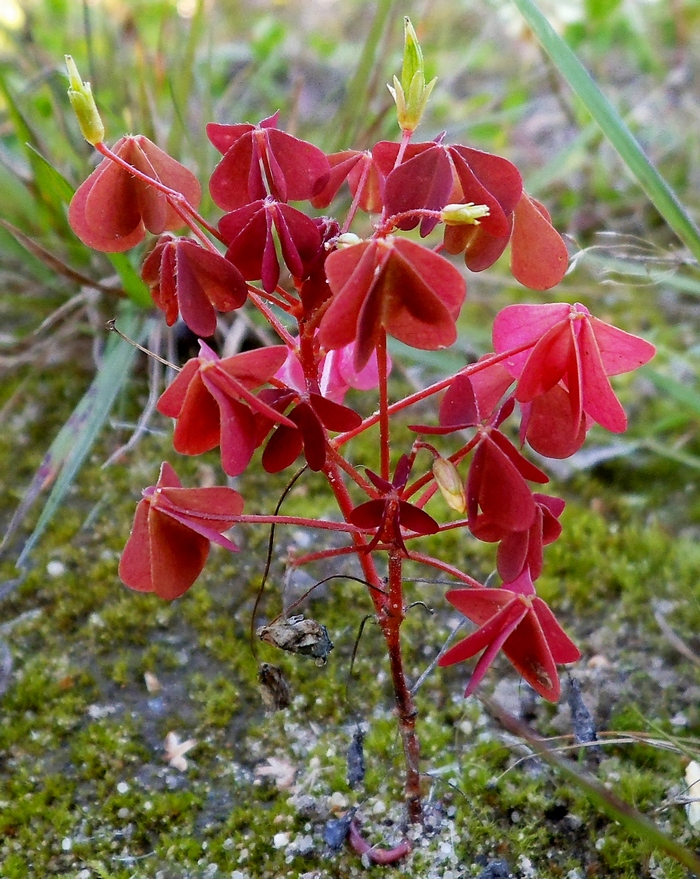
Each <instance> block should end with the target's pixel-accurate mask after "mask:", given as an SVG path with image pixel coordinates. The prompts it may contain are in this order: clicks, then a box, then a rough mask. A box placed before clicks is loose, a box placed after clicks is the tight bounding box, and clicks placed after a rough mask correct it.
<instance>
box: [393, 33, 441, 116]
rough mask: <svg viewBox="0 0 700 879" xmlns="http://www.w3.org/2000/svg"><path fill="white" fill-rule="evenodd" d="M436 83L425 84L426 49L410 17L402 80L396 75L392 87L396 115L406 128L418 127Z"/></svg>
mask: <svg viewBox="0 0 700 879" xmlns="http://www.w3.org/2000/svg"><path fill="white" fill-rule="evenodd" d="M436 82H437V80H436V79H433V80H432V81H431V82H429V83H428V84H427V85H426V84H425V64H424V62H423V52H422V51H421V47H420V44H419V43H418V37H417V36H416V32H415V30H414V29H413V25H412V24H411V22H410V20H409V18H408V16H406V17H405V18H404V49H403V66H402V68H401V81H399V79H398V78H397V77H396V76H395V77H394V85H393V86H388V89H389V91H390V92H391V95H392V97H393V99H394V102H395V103H396V114H397V117H398V121H399V126H400V127H401V129H402V130H403V131H415V130H416V128H417V127H418V124H419V122H420V120H421V117H422V115H423V111H424V110H425V106H426V104H427V103H428V98H429V97H430V93H431V92H432V90H433V88H434V86H435V83H436Z"/></svg>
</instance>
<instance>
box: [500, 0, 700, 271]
mask: <svg viewBox="0 0 700 879" xmlns="http://www.w3.org/2000/svg"><path fill="white" fill-rule="evenodd" d="M512 2H513V4H514V5H515V6H516V7H517V8H518V10H519V11H520V13H521V14H522V16H523V18H524V19H525V20H526V21H527V23H528V24H529V26H530V27H531V28H532V31H533V33H534V34H535V36H536V37H537V39H538V40H539V41H540V43H541V44H542V48H543V49H544V50H545V52H547V54H548V55H549V56H550V58H551V59H552V61H553V62H554V64H555V66H556V67H557V69H558V70H559V73H561V75H562V76H563V77H564V79H565V80H566V81H567V82H568V84H569V86H570V87H571V89H572V90H573V91H574V93H575V94H576V95H577V96H578V98H579V99H580V100H581V101H582V103H583V104H584V106H585V107H586V109H587V110H588V112H589V113H590V114H591V116H592V117H593V119H594V120H595V121H596V122H597V123H598V125H599V126H600V128H601V130H602V132H603V134H604V135H605V137H606V138H607V139H608V140H609V141H610V143H611V144H612V146H613V147H614V148H615V150H616V151H617V153H618V154H619V156H620V158H621V159H622V161H623V162H624V163H625V165H626V166H627V169H628V170H629V172H630V173H631V174H632V176H633V177H634V178H635V179H636V180H637V182H638V183H639V185H640V186H641V187H642V189H643V190H644V192H646V194H647V196H648V197H649V200H650V201H651V203H652V204H653V205H654V207H655V208H656V209H657V211H658V212H659V213H660V214H661V216H662V217H663V218H664V220H665V221H666V222H667V223H668V225H669V226H670V227H671V229H673V231H674V232H675V233H676V235H677V236H678V237H679V238H680V240H681V241H682V242H683V244H685V246H686V247H687V248H688V250H690V252H691V253H692V254H693V256H694V257H695V259H696V260H698V262H700V229H698V227H697V226H696V225H695V223H694V222H693V221H692V220H691V218H690V217H689V215H688V213H687V212H686V210H685V208H684V207H683V205H682V204H681V202H680V201H679V199H678V197H677V196H676V194H675V192H674V191H673V189H671V187H670V186H669V185H668V183H667V182H666V181H665V180H664V178H663V177H662V176H661V175H660V174H659V172H658V171H657V170H656V168H655V167H654V165H653V164H652V163H651V161H650V160H649V159H648V157H647V156H646V154H645V153H644V151H643V150H642V148H641V146H640V145H639V143H638V142H637V140H636V138H635V137H634V135H633V134H632V132H631V131H630V130H629V128H628V127H627V126H626V125H625V123H624V122H623V120H622V118H621V117H620V115H619V114H618V112H617V110H615V108H614V107H613V106H612V104H611V103H610V102H609V101H608V99H607V98H606V97H605V95H604V94H603V93H602V92H601V90H600V89H599V88H598V86H597V85H596V83H595V82H594V81H593V79H592V78H591V76H590V74H589V73H588V71H587V70H586V69H585V68H584V66H583V65H582V64H581V62H580V61H579V60H578V58H577V57H576V55H575V54H574V53H573V52H572V51H571V49H570V48H569V46H568V45H567V44H566V43H565V42H564V40H563V39H562V38H561V37H560V36H559V34H557V32H556V31H555V30H554V29H553V28H552V26H551V25H550V24H549V22H548V21H547V19H546V18H545V16H544V15H543V14H542V13H541V12H540V10H539V9H538V7H537V5H536V3H535V2H534V0H512Z"/></svg>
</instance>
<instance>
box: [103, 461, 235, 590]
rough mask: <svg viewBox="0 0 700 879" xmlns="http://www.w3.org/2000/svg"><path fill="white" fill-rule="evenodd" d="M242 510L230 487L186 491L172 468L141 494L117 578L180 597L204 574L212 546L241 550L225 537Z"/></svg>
mask: <svg viewBox="0 0 700 879" xmlns="http://www.w3.org/2000/svg"><path fill="white" fill-rule="evenodd" d="M242 511H243V498H242V497H241V496H240V494H238V492H237V491H234V490H233V489H232V488H218V487H212V488H183V487H182V483H181V482H180V480H179V479H178V478H177V476H176V474H175V471H174V470H173V468H172V467H171V466H170V464H168V463H164V464H163V465H162V467H161V468H160V476H159V477H158V482H157V483H156V485H152V486H150V487H149V488H146V489H144V491H143V500H141V501H139V505H138V507H137V508H136V517H135V518H134V524H133V527H132V529H131V535H130V537H129V540H128V542H127V544H126V547H125V548H124V552H123V553H122V557H121V561H120V562H119V576H120V577H121V578H122V580H123V581H124V583H125V584H126V585H127V586H129V587H130V588H131V589H136V590H137V591H139V592H155V593H156V595H159V596H160V597H161V598H167V599H172V598H179V597H180V596H181V595H182V594H183V592H186V591H187V590H188V589H189V588H190V586H191V585H192V584H193V583H194V581H195V580H196V579H197V577H198V576H199V575H200V573H201V571H202V568H203V567H204V564H205V562H206V560H207V556H208V555H209V546H210V544H211V543H218V544H219V546H223V547H224V548H225V549H228V550H230V551H231V552H238V547H237V546H236V544H235V543H232V542H231V541H230V540H229V539H228V538H226V537H224V536H223V534H222V532H223V531H227V530H228V529H229V528H230V527H231V526H232V525H233V523H234V522H235V521H236V517H237V516H238V515H240V513H241V512H242Z"/></svg>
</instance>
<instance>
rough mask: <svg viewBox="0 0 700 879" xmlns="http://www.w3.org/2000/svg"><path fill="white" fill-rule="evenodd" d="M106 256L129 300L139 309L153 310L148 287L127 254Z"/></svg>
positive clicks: (109, 254)
mask: <svg viewBox="0 0 700 879" xmlns="http://www.w3.org/2000/svg"><path fill="white" fill-rule="evenodd" d="M106 256H107V257H108V258H109V261H110V262H111V263H112V265H113V266H114V269H115V271H116V273H117V274H118V275H119V280H120V281H121V282H122V287H123V288H124V292H125V293H126V295H127V296H128V297H129V299H130V300H131V301H132V302H133V303H134V304H135V305H138V306H139V308H152V307H153V300H152V299H151V294H150V293H149V291H148V287H147V286H146V285H145V284H144V282H143V281H142V280H141V276H140V275H139V273H138V272H137V271H136V269H135V268H134V266H133V265H132V263H131V261H130V259H129V257H128V256H127V255H126V254H125V253H108V254H106Z"/></svg>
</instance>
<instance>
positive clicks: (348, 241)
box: [335, 232, 362, 250]
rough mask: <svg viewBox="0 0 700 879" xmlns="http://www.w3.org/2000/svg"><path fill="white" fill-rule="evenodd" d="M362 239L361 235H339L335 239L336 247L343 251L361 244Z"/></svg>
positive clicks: (345, 233)
mask: <svg viewBox="0 0 700 879" xmlns="http://www.w3.org/2000/svg"><path fill="white" fill-rule="evenodd" d="M361 242H362V239H361V238H360V236H359V235H355V233H354V232H343V234H342V235H338V237H337V238H336V239H335V246H336V247H337V248H338V250H343V248H345V247H352V246H353V245H355V244H360V243H361Z"/></svg>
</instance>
